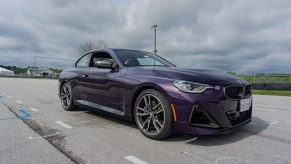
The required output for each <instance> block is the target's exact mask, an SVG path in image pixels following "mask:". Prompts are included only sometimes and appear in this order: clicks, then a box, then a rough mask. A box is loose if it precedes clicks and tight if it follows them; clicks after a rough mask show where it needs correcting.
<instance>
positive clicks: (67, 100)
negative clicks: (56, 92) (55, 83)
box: [60, 83, 77, 111]
mask: <svg viewBox="0 0 291 164" xmlns="http://www.w3.org/2000/svg"><path fill="white" fill-rule="evenodd" d="M60 95H61V103H62V106H63V108H64V109H65V110H68V111H72V110H75V109H76V108H77V106H75V104H74V99H73V95H72V88H71V86H70V85H69V84H68V83H65V84H63V85H62V87H61V93H60Z"/></svg>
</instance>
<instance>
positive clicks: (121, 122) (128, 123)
mask: <svg viewBox="0 0 291 164" xmlns="http://www.w3.org/2000/svg"><path fill="white" fill-rule="evenodd" d="M80 110H83V111H84V113H86V114H89V115H92V116H95V117H99V118H102V119H104V120H107V121H112V122H114V123H116V124H119V125H124V126H128V127H131V128H135V129H137V130H138V128H137V127H136V125H135V123H134V122H132V121H128V120H124V119H122V118H119V117H117V116H116V115H111V114H109V113H102V112H100V111H94V110H89V109H86V108H80Z"/></svg>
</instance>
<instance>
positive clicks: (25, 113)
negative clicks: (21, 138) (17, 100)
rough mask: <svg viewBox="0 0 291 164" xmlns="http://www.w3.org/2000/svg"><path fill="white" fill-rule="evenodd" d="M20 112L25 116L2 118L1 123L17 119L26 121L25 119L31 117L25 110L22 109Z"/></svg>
mask: <svg viewBox="0 0 291 164" xmlns="http://www.w3.org/2000/svg"><path fill="white" fill-rule="evenodd" d="M19 112H21V113H22V114H23V116H19V115H18V116H17V117H11V118H0V121H3V120H17V119H19V118H23V119H25V118H27V117H30V116H31V115H30V114H29V113H27V112H25V110H23V109H20V110H19Z"/></svg>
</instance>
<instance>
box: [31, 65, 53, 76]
mask: <svg viewBox="0 0 291 164" xmlns="http://www.w3.org/2000/svg"><path fill="white" fill-rule="evenodd" d="M55 74H56V73H55V72H53V71H52V70H50V68H47V67H27V75H28V76H33V75H34V76H35V77H52V76H55Z"/></svg>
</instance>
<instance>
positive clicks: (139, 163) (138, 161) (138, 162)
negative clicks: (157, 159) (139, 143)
mask: <svg viewBox="0 0 291 164" xmlns="http://www.w3.org/2000/svg"><path fill="white" fill-rule="evenodd" d="M124 158H125V159H127V160H129V161H130V162H132V163H135V164H148V163H147V162H145V161H143V160H141V159H138V158H136V157H134V156H131V155H130V156H126V157H124Z"/></svg>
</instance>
